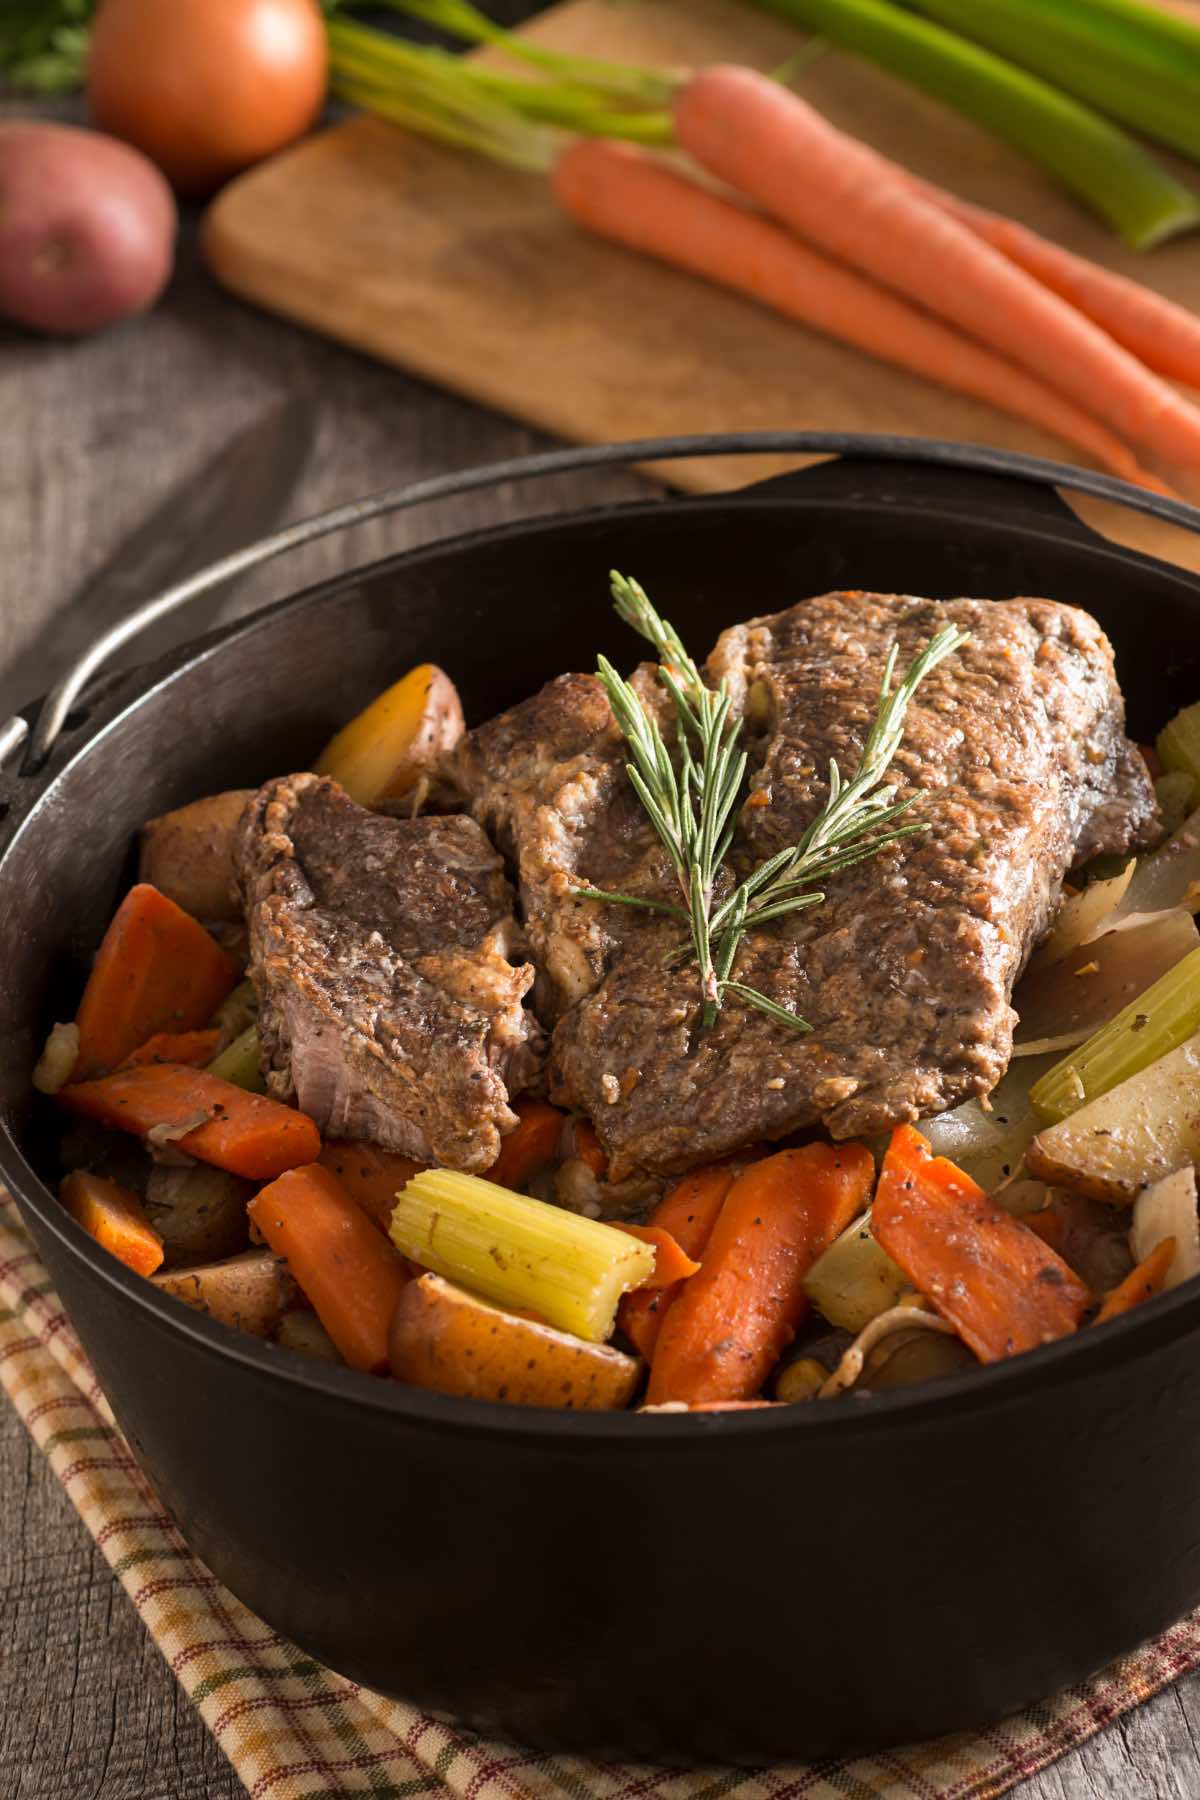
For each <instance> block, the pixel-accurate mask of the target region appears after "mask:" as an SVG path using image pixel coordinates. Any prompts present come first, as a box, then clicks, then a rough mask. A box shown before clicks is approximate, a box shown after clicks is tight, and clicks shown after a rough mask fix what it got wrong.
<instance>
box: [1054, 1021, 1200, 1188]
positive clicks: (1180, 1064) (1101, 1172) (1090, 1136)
mask: <svg viewBox="0 0 1200 1800" xmlns="http://www.w3.org/2000/svg"><path fill="white" fill-rule="evenodd" d="M1025 1161H1026V1164H1027V1166H1028V1168H1029V1169H1030V1170H1031V1171H1032V1173H1033V1174H1034V1175H1037V1176H1040V1177H1041V1179H1042V1180H1043V1181H1049V1182H1052V1183H1054V1184H1055V1185H1056V1186H1058V1187H1066V1188H1072V1189H1074V1190H1075V1192H1077V1193H1080V1194H1088V1195H1090V1196H1091V1197H1092V1199H1094V1200H1105V1201H1107V1202H1108V1203H1109V1204H1110V1205H1112V1206H1132V1204H1133V1202H1134V1201H1135V1200H1136V1199H1137V1197H1138V1195H1139V1194H1140V1193H1141V1192H1142V1190H1143V1188H1146V1187H1149V1186H1150V1185H1151V1183H1153V1182H1156V1181H1159V1180H1161V1179H1162V1177H1163V1176H1164V1175H1172V1174H1174V1172H1175V1170H1176V1169H1182V1168H1185V1167H1186V1166H1187V1165H1188V1164H1189V1163H1195V1162H1200V1034H1197V1035H1196V1036H1195V1037H1191V1038H1188V1040H1187V1042H1186V1043H1183V1044H1180V1045H1179V1047H1178V1049H1175V1050H1172V1051H1171V1052H1170V1053H1169V1054H1168V1055H1166V1056H1162V1057H1160V1058H1159V1059H1158V1061H1157V1062H1153V1063H1150V1064H1149V1065H1148V1067H1146V1068H1144V1069H1142V1070H1140V1071H1139V1073H1138V1074H1136V1075H1132V1076H1130V1078H1129V1080H1128V1081H1123V1082H1121V1083H1120V1085H1119V1086H1118V1087H1114V1088H1110V1089H1109V1091H1108V1093H1106V1094H1102V1095H1101V1096H1100V1098H1099V1099H1097V1100H1093V1101H1092V1102H1091V1103H1090V1104H1089V1105H1087V1106H1082V1107H1080V1109H1079V1111H1078V1112H1074V1113H1072V1114H1071V1115H1070V1116H1069V1118H1066V1119H1063V1120H1062V1121H1061V1122H1060V1123H1059V1124H1057V1125H1051V1126H1050V1127H1048V1129H1046V1130H1044V1131H1039V1132H1038V1134H1037V1136H1036V1137H1035V1138H1034V1139H1033V1140H1032V1142H1031V1143H1030V1145H1029V1147H1028V1149H1027V1150H1026V1152H1025Z"/></svg>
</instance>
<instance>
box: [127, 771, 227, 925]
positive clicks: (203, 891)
mask: <svg viewBox="0 0 1200 1800" xmlns="http://www.w3.org/2000/svg"><path fill="white" fill-rule="evenodd" d="M252 796H253V789H251V788H235V789H233V790H232V791H231V792H230V793H227V794H209V795H207V796H206V797H205V799H203V800H193V801H192V803H191V805H190V806H181V807H179V808H178V810H177V811H176V812H169V813H164V814H163V815H162V817H161V818H158V819H151V820H150V822H149V824H148V825H143V827H142V840H141V853H140V855H139V858H138V880H139V881H148V882H149V883H150V885H151V886H152V887H156V888H158V890H159V892H160V893H163V894H166V896H167V898H168V899H169V900H174V902H175V904H176V906H182V908H183V910H184V912H189V913H191V914H192V917H193V918H196V919H201V920H204V921H205V922H207V923H216V922H218V921H226V920H235V919H239V918H240V917H241V907H240V906H239V904H238V901H237V899H236V897H235V895H234V892H233V834H234V830H235V828H236V826H237V822H238V820H239V819H240V818H241V816H242V813H243V811H244V810H245V806H246V802H247V800H249V799H251V798H252Z"/></svg>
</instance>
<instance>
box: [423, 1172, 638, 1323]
mask: <svg viewBox="0 0 1200 1800" xmlns="http://www.w3.org/2000/svg"><path fill="white" fill-rule="evenodd" d="M391 1236H392V1242H393V1243H394V1244H395V1246H396V1248H397V1249H398V1250H399V1251H401V1252H402V1254H403V1255H405V1256H408V1257H411V1258H412V1260H413V1261H414V1262H417V1263H420V1264H421V1266H422V1268H425V1269H432V1270H433V1271H434V1272H435V1273H436V1274H438V1275H445V1276H447V1277H448V1278H449V1279H450V1280H451V1281H457V1282H460V1283H461V1284H462V1286H463V1287H466V1288H470V1289H473V1290H474V1292H475V1293H477V1294H482V1295H484V1297H485V1298H486V1299H488V1300H494V1301H496V1302H497V1304H498V1305H500V1306H507V1307H510V1308H512V1309H514V1310H521V1309H528V1310H529V1311H531V1312H535V1313H537V1314H538V1315H539V1317H541V1318H543V1319H545V1320H546V1321H547V1323H548V1324H551V1325H557V1326H558V1327H559V1328H560V1329H561V1330H563V1331H570V1332H573V1333H574V1334H575V1336H576V1337H581V1338H587V1339H588V1340H589V1341H590V1342H592V1343H596V1344H601V1343H603V1342H604V1340H605V1339H606V1338H607V1337H608V1335H609V1333H610V1332H611V1331H612V1328H613V1320H614V1318H615V1316H616V1310H617V1301H618V1300H619V1299H620V1298H621V1295H622V1294H624V1293H626V1292H628V1290H629V1289H630V1288H635V1287H638V1286H639V1285H640V1284H641V1283H642V1282H643V1281H645V1280H646V1279H647V1278H648V1277H649V1276H650V1275H651V1274H652V1273H653V1271H654V1250H653V1248H652V1247H651V1245H649V1244H644V1243H642V1242H641V1240H640V1239H638V1238H635V1237H630V1236H629V1235H628V1233H627V1232H624V1231H617V1230H615V1229H614V1228H613V1227H612V1226H611V1225H602V1224H600V1222H599V1221H598V1220H596V1219H584V1218H580V1216H579V1215H578V1214H577V1213H569V1212H564V1210H563V1209H562V1207H559V1206H550V1205H548V1204H547V1202H546V1201H544V1200H530V1199H527V1198H526V1196H525V1195H523V1194H512V1193H509V1192H508V1190H507V1189H506V1188H501V1187H497V1186H496V1185H495V1183H494V1182H491V1181H481V1180H480V1179H479V1178H478V1177H477V1176H475V1175H459V1174H455V1173H454V1172H453V1171H451V1170H449V1169H427V1170H425V1171H423V1172H422V1173H421V1174H420V1175H414V1176H413V1178H412V1180H411V1181H410V1182H409V1183H408V1186H407V1187H406V1188H404V1189H403V1191H402V1192H401V1193H399V1194H397V1196H396V1207H395V1211H394V1212H393V1213H392V1223H391Z"/></svg>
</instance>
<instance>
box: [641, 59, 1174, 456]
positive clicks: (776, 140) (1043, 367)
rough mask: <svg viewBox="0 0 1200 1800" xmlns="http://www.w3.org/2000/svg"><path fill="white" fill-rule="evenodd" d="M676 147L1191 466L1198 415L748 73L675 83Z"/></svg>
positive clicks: (850, 145)
mask: <svg viewBox="0 0 1200 1800" xmlns="http://www.w3.org/2000/svg"><path fill="white" fill-rule="evenodd" d="M673 118H674V122H675V132H676V137H677V140H678V143H679V145H680V147H681V148H682V149H684V150H686V151H687V152H688V153H689V154H690V155H691V156H694V157H695V159H696V160H697V162H699V163H700V165H701V166H702V167H703V168H705V169H707V170H708V171H709V173H710V174H713V175H716V176H717V177H718V178H719V179H720V180H722V181H725V182H728V183H729V185H730V186H731V187H733V188H736V189H737V191H738V192H739V193H741V194H744V195H745V196H746V197H747V198H748V199H751V200H753V201H755V202H756V203H757V204H758V205H759V206H761V207H763V208H764V210H765V211H766V212H768V213H769V214H771V215H772V217H774V218H775V219H777V220H779V221H780V222H781V223H782V224H783V225H786V226H787V227H788V228H789V229H790V230H791V231H794V232H797V233H799V234H800V236H802V237H804V238H806V239H808V240H809V241H810V242H811V243H813V244H815V245H817V246H818V247H819V248H820V249H821V250H823V251H825V252H826V253H827V254H829V255H831V256H834V257H837V258H838V259H840V261H842V262H844V263H847V264H849V265H850V267H851V268H853V269H857V270H859V271H861V272H862V273H863V274H865V275H868V276H870V277H871V278H872V279H873V280H875V281H878V282H882V283H883V284H885V285H886V286H887V287H888V288H890V289H892V290H893V291H895V292H898V293H900V294H906V295H908V297H909V298H910V299H911V300H914V301H916V302H917V303H918V304H919V305H921V306H923V307H926V308H927V309H928V310H929V311H931V312H934V313H937V314H939V315H940V316H941V317H942V318H943V319H945V320H946V321H947V322H949V323H950V324H952V325H953V326H955V327H956V328H957V329H958V330H960V331H964V332H967V333H969V334H971V335H972V336H973V337H976V338H979V339H981V340H982V341H983V342H985V343H986V344H987V345H988V346H989V348H990V349H992V350H993V351H995V352H996V353H997V354H998V355H1000V356H1003V357H1007V358H1010V359H1011V361H1012V362H1013V363H1015V364H1016V365H1017V366H1018V367H1020V368H1023V369H1025V370H1027V371H1028V372H1029V373H1030V374H1031V375H1033V376H1035V377H1036V378H1037V379H1038V380H1039V381H1044V382H1045V383H1046V384H1047V386H1048V387H1050V388H1051V389H1053V390H1054V391H1055V392H1056V393H1058V394H1061V395H1063V396H1064V397H1065V398H1066V399H1068V400H1070V401H1071V402H1072V403H1073V404H1074V405H1076V406H1079V407H1081V408H1083V409H1084V410H1085V411H1086V412H1088V413H1091V414H1093V415H1094V416H1097V417H1098V418H1100V419H1101V420H1102V421H1103V422H1104V424H1105V425H1107V426H1108V427H1109V428H1110V429H1111V430H1112V431H1113V432H1115V433H1116V434H1117V435H1118V436H1119V437H1121V438H1122V439H1124V440H1125V441H1126V442H1129V443H1133V444H1139V445H1141V446H1142V448H1143V449H1145V450H1147V451H1149V452H1150V453H1151V454H1153V455H1155V456H1157V457H1158V458H1160V459H1161V460H1162V461H1163V462H1164V463H1167V464H1176V465H1183V466H1185V467H1192V468H1195V467H1197V466H1200V411H1198V410H1197V409H1196V408H1195V407H1193V406H1191V405H1190V404H1189V403H1188V402H1187V401H1186V400H1184V399H1182V398H1181V396H1180V395H1178V394H1177V393H1176V392H1175V391H1174V389H1173V388H1171V387H1170V386H1169V385H1168V383H1166V382H1164V381H1162V380H1160V379H1159V378H1158V377H1157V376H1156V375H1154V374H1152V373H1151V372H1150V371H1149V370H1148V369H1146V368H1145V367H1144V366H1143V365H1142V364H1141V363H1139V362H1138V361H1137V359H1136V358H1135V357H1133V356H1131V355H1130V354H1129V353H1128V351H1126V350H1123V349H1122V348H1121V346H1120V345H1119V344H1117V343H1115V342H1114V341H1113V339H1112V338H1111V337H1109V336H1108V334H1107V333H1106V332H1103V331H1101V330H1099V329H1098V328H1097V327H1096V326H1095V325H1094V324H1093V323H1092V322H1091V320H1090V319H1087V318H1085V317H1084V316H1083V315H1082V314H1081V313H1080V312H1078V311H1076V309H1075V308H1074V307H1073V306H1069V305H1067V304H1066V303H1065V302H1064V301H1063V300H1061V299H1060V298H1059V297H1058V295H1057V294H1054V293H1052V292H1050V291H1049V290H1048V289H1047V288H1045V287H1043V286H1042V284H1041V283H1040V281H1036V280H1034V279H1032V278H1031V277H1030V276H1029V275H1027V274H1026V272H1025V271H1024V269H1022V268H1019V267H1018V266H1017V265H1016V264H1014V263H1012V262H1010V261H1009V260H1008V258H1007V257H1006V256H1003V255H1001V254H1000V252H999V251H997V250H994V249H993V248H992V247H991V245H990V244H988V243H987V242H985V241H983V240H982V239H980V238H978V237H977V236H975V234H974V233H973V232H972V231H969V230H968V229H966V227H965V226H963V225H962V224H961V223H960V222H959V221H958V220H957V219H955V218H952V217H951V216H950V215H949V214H948V213H946V212H944V211H943V210H942V209H941V208H939V207H937V206H934V205H931V204H930V202H929V201H928V200H927V199H925V198H924V197H923V196H922V195H921V194H920V193H918V192H916V191H914V190H913V188H912V187H911V185H910V184H908V183H907V182H904V181H902V180H899V179H889V178H888V176H887V173H886V164H883V163H881V162H880V160H879V159H878V158H877V157H876V156H875V154H874V152H873V151H870V150H867V149H866V148H865V147H864V146H863V145H861V144H859V143H858V142H857V140H856V139H854V138H852V137H850V136H848V135H847V134H846V133H845V132H842V131H838V130H837V128H836V127H835V126H833V125H831V124H829V122H828V121H827V120H826V119H824V118H822V116H821V115H820V113H818V112H817V111H815V109H814V108H813V107H811V106H809V105H808V104H807V103H806V102H805V101H803V100H801V99H800V98H799V97H798V96H797V95H796V94H793V93H791V92H790V91H789V90H788V89H787V88H785V87H783V86H782V85H781V84H780V83H778V82H776V81H772V80H771V79H770V78H769V77H768V76H766V75H760V74H758V73H757V72H756V71H755V70H753V69H747V68H742V67H738V66H736V65H732V64H730V65H716V66H714V67H712V68H707V69H702V70H701V71H700V72H699V73H698V74H697V75H695V76H694V77H693V78H692V79H691V80H690V81H689V82H687V83H686V84H685V86H684V87H683V88H682V89H681V90H680V93H679V95H678V97H677V99H676V101H675V106H674V111H673Z"/></svg>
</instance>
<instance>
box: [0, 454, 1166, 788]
mask: <svg viewBox="0 0 1200 1800" xmlns="http://www.w3.org/2000/svg"><path fill="white" fill-rule="evenodd" d="M763 455H791V456H830V455H833V456H839V457H842V458H845V459H848V460H851V461H875V462H907V463H913V462H915V463H922V464H925V465H928V466H933V467H938V468H943V469H945V468H950V469H965V470H973V471H977V472H978V473H981V474H992V475H1004V476H1008V477H1016V478H1017V479H1018V480H1022V481H1027V482H1031V483H1033V484H1034V485H1035V486H1038V487H1040V488H1042V489H1047V488H1059V487H1063V488H1067V489H1069V490H1071V491H1072V492H1074V493H1079V494H1092V495H1095V496H1096V497H1097V498H1099V499H1102V500H1111V501H1114V502H1116V503H1117V504H1118V505H1123V506H1128V507H1130V508H1132V509H1133V510H1134V511H1136V512H1142V513H1148V514H1150V515H1152V516H1153V517H1155V518H1159V519H1165V520H1167V521H1168V522H1169V523H1170V524H1173V525H1181V526H1183V527H1184V529H1185V530H1188V531H1194V532H1196V533H1197V534H1200V509H1197V508H1195V507H1192V506H1188V505H1186V504H1185V503H1184V502H1183V501H1179V500H1169V499H1167V498H1165V497H1164V496H1162V495H1159V494H1153V493H1150V492H1149V491H1148V490H1146V489H1144V488H1137V487H1132V486H1130V485H1129V483H1127V482H1124V481H1118V480H1117V479H1116V478H1115V477H1113V476H1111V475H1101V474H1098V473H1096V472H1094V471H1092V470H1090V469H1077V468H1073V467H1072V466H1071V465H1070V464H1068V463H1055V462H1048V461H1046V460H1045V459H1044V458H1042V457H1036V456H1019V455H1016V454H1014V453H1012V452H1009V451H1003V450H989V449H987V448H985V447H983V446H976V445H971V444H953V443H945V442H942V441H941V440H940V439H937V438H907V437H888V436H878V437H877V436H873V435H870V434H867V433H862V432H836V431H737V432H722V433H713V434H706V435H703V436H696V437H669V438H643V439H635V440H634V441H632V442H627V443H622V444H597V445H580V446H578V447H576V448H574V449H569V450H550V451H543V452H542V453H541V454H539V455H535V456H523V457H512V458H510V459H508V460H507V461H505V462H498V463H488V464H485V465H484V466H482V467H481V468H477V469H460V470H458V471H457V472H456V473H454V474H451V475H437V476H433V477H431V478H430V479H428V480H426V481H417V482H413V483H411V484H409V485H408V486H406V487H399V488H388V489H385V490H384V491H383V492H381V493H378V494H372V495H369V496H368V497H367V498H366V499H364V500H354V501H351V502H349V503H348V504H346V505H344V506H336V507H333V508H331V509H330V511H328V512H324V513H318V514H316V515H315V516H314V517H313V518H310V519H302V520H300V521H299V522H298V523H296V524H294V525H288V526H285V527H284V528H283V529H282V530H281V531H277V532H274V533H273V534H272V535H271V536H270V537H265V538H260V539H259V540H258V541H257V542H256V543H253V544H249V545H247V546H246V548H245V549H243V550H237V551H235V552H234V553H233V554H232V555H230V556H225V557H222V558H221V559H220V561H219V562H215V563H210V564H209V565H208V567H207V568H205V569H201V570H200V571H199V572H198V573H196V574H194V575H190V576H188V577H187V579H186V580H184V581H179V582H176V583H175V584H174V586H172V587H169V588H166V589H164V590H163V592H162V593H160V594H157V595H155V596H154V597H153V598H152V599H149V600H146V601H144V602H143V604H142V605H141V606H139V607H136V608H135V609H134V611H133V612H131V613H130V614H129V615H128V617H127V618H125V619H123V620H122V621H121V623H120V624H118V625H114V626H112V627H111V629H110V630H108V631H106V632H105V633H104V634H103V635H102V636H101V637H98V638H97V639H96V641H95V642H94V643H93V644H92V645H91V646H90V647H89V648H88V649H87V650H85V651H84V653H83V655H82V656H80V657H79V658H78V659H77V661H76V662H75V663H74V664H73V665H72V667H71V668H70V669H68V670H67V672H66V674H65V675H64V676H63V677H62V679H61V680H60V681H59V682H58V683H57V685H56V686H55V687H54V688H52V689H51V691H50V693H49V694H48V695H47V696H46V699H45V700H44V702H43V703H42V706H41V708H40V710H39V712H38V714H37V718H36V722H35V724H34V725H33V727H32V731H31V729H30V725H29V722H28V720H26V719H25V718H23V717H22V716H21V715H20V714H18V715H17V716H16V717H14V718H12V719H9V720H7V721H6V722H5V723H4V724H2V725H0V768H3V767H4V765H5V763H6V762H7V761H9V760H10V759H11V758H13V757H14V756H15V755H16V754H17V753H18V752H19V751H20V750H22V748H24V747H25V746H26V744H27V743H28V749H27V752H26V755H25V759H24V762H23V765H22V768H21V773H22V774H23V775H33V774H36V773H37V772H38V771H39V770H40V769H41V768H42V767H43V766H44V764H45V762H46V760H47V758H48V757H49V756H50V753H51V751H52V750H53V749H54V746H55V744H56V743H57V741H58V738H59V735H60V733H61V732H62V729H63V725H64V723H65V721H66V718H67V715H68V713H69V712H70V711H71V708H72V707H73V706H74V704H75V702H76V701H77V700H78V698H79V696H80V694H81V693H82V691H83V689H84V688H85V687H86V686H87V684H88V682H89V681H91V680H92V678H93V677H94V676H95V675H97V674H98V673H99V672H100V670H101V669H102V668H103V667H104V665H105V663H106V662H107V661H108V659H109V658H110V657H111V656H113V655H115V653H116V652H117V651H118V650H120V649H121V648H122V647H123V646H124V645H125V644H127V643H129V642H130V641H131V640H132V639H133V638H135V637H136V636H137V635H138V633H139V632H141V631H143V630H144V629H145V628H146V627H147V626H149V625H153V624H155V623H156V622H157V621H158V620H160V619H164V618H167V617H169V616H170V615H171V614H174V613H176V612H178V611H180V610H181V609H182V608H184V607H186V606H187V604H188V602H189V601H191V600H195V599H198V598H199V596H200V595H201V594H206V593H208V592H209V591H210V589H212V588H214V587H218V586H220V584H221V583H222V582H226V581H232V580H233V579H235V578H236V577H237V576H240V575H244V574H246V573H247V572H248V571H249V570H251V569H255V568H258V567H259V566H260V565H261V564H263V563H267V562H271V561H273V560H274V559H275V558H276V557H278V556H283V555H285V554H286V553H287V552H288V551H289V550H296V549H299V548H300V547H301V546H302V545H304V544H310V543H313V542H315V541H316V540H317V539H318V538H323V537H328V536H330V535H331V534H332V533H333V532H336V531H342V530H344V529H346V528H347V527H349V526H352V525H360V524H362V523H363V522H364V521H365V520H368V519H376V518H380V517H381V516H383V515H385V514H390V513H398V512H404V511H407V510H408V509H409V508H411V507H414V506H422V505H426V504H428V503H429V502H431V501H435V500H446V499H450V498H453V497H455V496H458V495H461V494H468V493H474V492H476V491H477V490H478V489H480V488H488V487H498V486H500V485H501V484H502V483H505V482H512V481H528V480H533V479H540V478H542V477H545V476H550V475H562V474H567V473H571V472H573V471H576V470H580V469H596V468H612V467H618V466H621V465H624V464H635V465H643V466H644V465H647V464H653V463H661V462H672V461H680V462H682V461H685V460H688V459H691V458H699V457H711V456H763ZM817 466H818V467H820V466H821V465H817ZM802 473H803V472H802Z"/></svg>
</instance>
